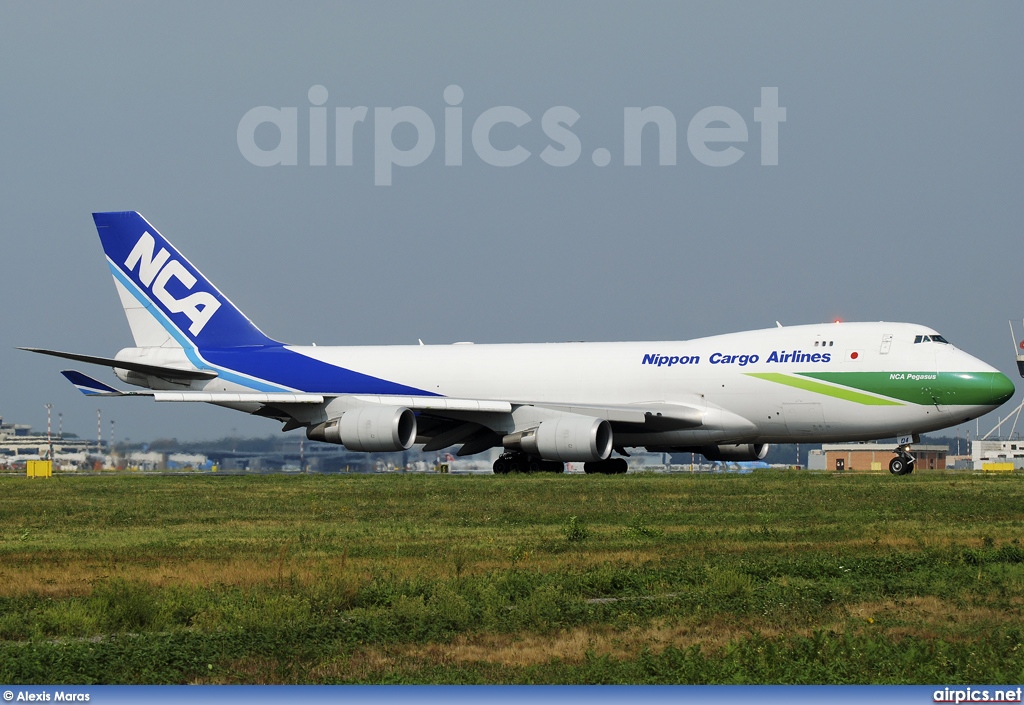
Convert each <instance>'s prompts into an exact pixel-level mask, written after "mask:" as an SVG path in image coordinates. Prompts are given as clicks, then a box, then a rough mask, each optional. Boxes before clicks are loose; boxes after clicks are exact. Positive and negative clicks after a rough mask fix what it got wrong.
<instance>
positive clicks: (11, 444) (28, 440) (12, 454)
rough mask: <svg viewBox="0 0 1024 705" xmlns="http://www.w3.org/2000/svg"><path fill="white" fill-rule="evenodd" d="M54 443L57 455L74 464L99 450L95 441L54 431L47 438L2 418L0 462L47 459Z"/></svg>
mask: <svg viewBox="0 0 1024 705" xmlns="http://www.w3.org/2000/svg"><path fill="white" fill-rule="evenodd" d="M51 442H52V444H53V454H54V457H55V458H56V459H57V460H60V459H61V456H64V457H66V458H68V463H69V464H71V465H77V462H78V461H84V460H85V458H86V456H87V455H88V454H89V453H90V452H95V451H96V441H92V442H90V441H88V440H86V439H84V438H78V437H77V436H61V435H59V434H51V436H50V438H47V436H46V434H45V433H33V432H32V427H31V426H29V425H28V424H13V423H4V420H3V418H2V417H0V465H7V466H11V465H16V464H23V463H25V462H26V461H28V460H38V459H41V458H46V457H48V455H49V452H50V444H51Z"/></svg>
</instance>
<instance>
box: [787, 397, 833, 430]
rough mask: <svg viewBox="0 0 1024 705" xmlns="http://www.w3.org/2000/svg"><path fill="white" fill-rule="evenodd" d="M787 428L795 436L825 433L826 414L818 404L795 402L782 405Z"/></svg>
mask: <svg viewBox="0 0 1024 705" xmlns="http://www.w3.org/2000/svg"><path fill="white" fill-rule="evenodd" d="M782 415H783V416H784V417H785V419H786V428H787V429H788V430H789V432H790V433H791V434H793V435H794V436H810V435H812V434H819V433H824V432H825V430H826V426H825V412H824V410H823V409H822V407H821V404H819V403H818V402H794V403H787V404H783V405H782Z"/></svg>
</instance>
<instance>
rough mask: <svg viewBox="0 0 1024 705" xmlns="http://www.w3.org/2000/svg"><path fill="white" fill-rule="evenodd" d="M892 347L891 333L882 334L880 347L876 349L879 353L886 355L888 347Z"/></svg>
mask: <svg viewBox="0 0 1024 705" xmlns="http://www.w3.org/2000/svg"><path fill="white" fill-rule="evenodd" d="M891 347H892V333H886V334H885V335H883V336H882V347H880V348H879V349H878V354H879V355H888V354H889V349H890V348H891Z"/></svg>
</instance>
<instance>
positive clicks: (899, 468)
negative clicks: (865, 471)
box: [889, 444, 915, 475]
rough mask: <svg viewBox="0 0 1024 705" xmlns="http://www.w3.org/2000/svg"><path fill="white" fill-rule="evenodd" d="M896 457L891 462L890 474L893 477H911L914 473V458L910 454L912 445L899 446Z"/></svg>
mask: <svg viewBox="0 0 1024 705" xmlns="http://www.w3.org/2000/svg"><path fill="white" fill-rule="evenodd" d="M893 452H894V453H896V457H895V458H893V459H892V460H890V461H889V472H891V473H892V474H893V475H909V474H910V473H912V472H914V460H915V458H914V456H913V455H911V454H910V445H909V444H908V445H904V446H897V447H896V450H895V451H893Z"/></svg>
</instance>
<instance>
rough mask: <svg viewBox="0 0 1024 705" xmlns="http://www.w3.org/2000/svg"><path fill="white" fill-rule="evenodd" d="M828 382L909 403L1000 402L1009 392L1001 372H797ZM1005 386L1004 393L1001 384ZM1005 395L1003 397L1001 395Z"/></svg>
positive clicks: (964, 404)
mask: <svg viewBox="0 0 1024 705" xmlns="http://www.w3.org/2000/svg"><path fill="white" fill-rule="evenodd" d="M799 374H800V376H801V377H812V378H814V379H820V380H822V381H824V382H831V383H832V384H841V385H843V386H845V387H853V388H854V389H860V390H862V391H865V392H871V393H873V394H882V395H885V396H887V397H892V398H894V399H901V400H902V401H905V402H909V403H911V404H922V405H932V404H942V405H947V406H966V405H979V404H980V405H984V404H1001V403H1002V402H1003V401H1006V399H1009V397H1010V396H1012V395H1013V392H1012V391H1010V390H1012V389H1013V385H1012V383H1009V381H1008V380H1007V379H1006V376H1005V375H1003V374H1002V373H1001V372H909V371H908V372H800V373H799ZM1004 387H1008V390H1007V392H1006V393H1005V394H1004V392H1003V388H1004ZM1003 396H1005V397H1006V399H1002V397H1003Z"/></svg>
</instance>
